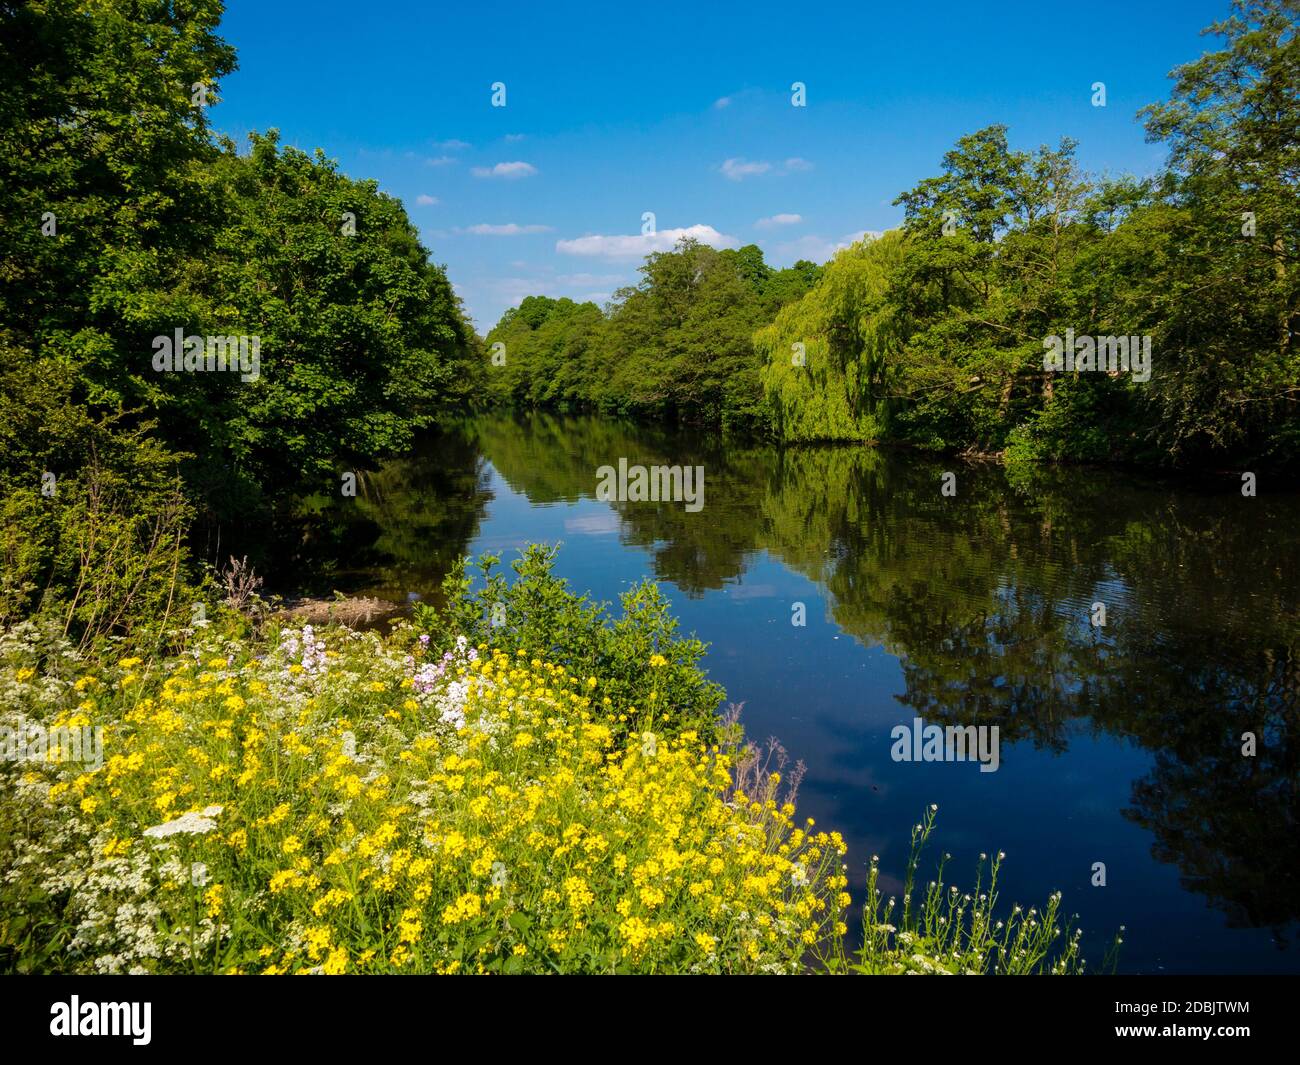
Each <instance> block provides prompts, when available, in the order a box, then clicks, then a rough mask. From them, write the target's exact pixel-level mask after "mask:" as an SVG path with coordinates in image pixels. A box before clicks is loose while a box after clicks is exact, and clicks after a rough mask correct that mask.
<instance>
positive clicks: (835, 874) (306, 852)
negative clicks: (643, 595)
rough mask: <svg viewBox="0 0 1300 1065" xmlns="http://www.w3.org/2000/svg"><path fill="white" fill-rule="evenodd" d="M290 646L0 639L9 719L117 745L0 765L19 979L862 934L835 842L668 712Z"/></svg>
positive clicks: (590, 692) (465, 964)
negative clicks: (81, 727)
mask: <svg viewBox="0 0 1300 1065" xmlns="http://www.w3.org/2000/svg"><path fill="white" fill-rule="evenodd" d="M272 640H273V643H272V645H270V646H269V647H268V646H259V645H251V646H250V645H248V644H246V643H244V642H242V641H240V640H236V639H232V638H228V637H226V636H223V635H222V633H221V631H219V627H216V626H214V627H210V628H208V629H204V630H203V631H201V632H200V633H198V634H196V635H195V637H194V641H195V642H194V643H192V644H191V646H190V647H189V648H188V649H187V650H186V651H185V653H183V654H181V655H179V656H177V657H174V658H171V659H166V660H161V661H159V662H157V663H156V664H152V665H146V664H145V663H144V662H142V661H141V660H140V659H139V658H134V657H123V658H120V659H118V660H116V661H114V662H111V663H108V664H103V663H101V664H99V665H96V666H89V665H88V664H87V663H84V662H81V661H80V660H79V659H77V658H76V656H75V655H71V654H65V655H63V656H59V655H51V654H49V653H43V654H42V655H39V656H38V655H37V654H36V652H35V651H34V650H33V648H32V647H31V646H30V644H24V643H22V642H20V641H14V640H11V639H6V640H3V641H0V686H2V687H3V692H4V694H3V702H2V703H0V707H2V708H3V712H4V713H6V714H20V715H22V716H23V717H24V719H42V718H44V719H53V718H57V717H60V716H64V717H66V716H67V715H69V714H75V715H78V717H79V718H80V717H84V718H85V719H86V721H87V722H88V723H90V724H93V725H96V726H101V727H102V729H103V735H104V750H103V756H104V757H103V763H102V765H101V766H100V767H98V768H93V767H90V766H85V765H77V764H68V763H61V762H52V761H51V762H43V763H32V762H26V763H22V764H20V765H6V766H4V767H3V768H2V769H0V773H3V775H4V777H5V780H4V783H5V787H6V800H5V803H4V816H3V821H2V825H0V855H2V857H3V868H4V882H3V884H2V885H0V897H2V900H3V904H4V909H5V912H6V913H7V914H8V915H9V917H8V922H7V924H6V925H5V926H4V928H3V937H2V938H0V951H3V952H4V956H5V960H6V962H7V963H8V964H7V965H6V967H7V968H20V969H22V968H40V969H44V970H71V971H86V972H124V971H125V972H239V973H287V972H316V973H325V974H334V973H347V972H438V973H449V972H490V971H504V972H517V971H537V972H555V971H560V972H576V971H592V972H627V971H641V972H650V971H658V972H761V971H769V972H791V971H797V970H800V969H803V968H805V967H806V966H807V965H808V964H809V962H810V961H815V960H816V959H818V958H824V957H829V956H830V955H831V954H832V953H833V952H834V950H835V949H836V945H837V944H838V942H839V941H840V940H841V938H842V937H843V935H844V933H845V931H846V928H845V924H844V913H845V910H846V907H847V906H848V904H849V902H850V899H849V896H848V894H847V893H846V891H845V887H846V886H847V878H846V877H845V875H844V871H843V870H844V866H843V864H842V857H843V854H844V851H845V846H844V843H843V841H842V839H841V838H840V837H839V835H838V833H827V832H820V831H815V830H814V826H812V824H811V822H807V823H804V824H803V825H799V824H796V822H795V819H794V814H795V811H794V807H793V805H791V804H790V803H789V802H785V801H783V800H782V798H781V796H780V794H779V792H780V790H781V783H780V779H779V774H777V773H770V774H766V775H765V776H763V777H761V778H760V779H758V780H757V781H755V780H752V779H751V778H749V777H747V778H746V780H745V786H746V787H747V789H748V790H749V792H751V793H750V794H746V793H743V792H742V791H740V790H739V788H738V786H737V773H736V772H735V767H736V761H737V758H738V756H739V755H740V754H741V752H740V751H739V750H738V749H736V748H735V747H733V746H728V745H725V744H719V743H716V742H712V741H710V740H706V739H702V738H701V736H700V735H699V733H698V731H697V730H696V729H693V728H688V727H684V725H683V726H678V727H673V726H672V725H671V724H670V723H669V722H671V720H672V718H671V715H670V713H668V709H667V708H666V707H664V706H662V705H660V706H659V707H657V708H656V706H655V705H654V704H651V705H649V706H644V707H638V706H633V705H626V704H625V703H623V702H620V701H617V700H615V699H614V698H611V696H610V695H608V694H606V693H605V692H604V691H603V689H602V682H601V679H600V678H599V677H596V676H581V675H578V674H576V673H575V672H573V671H571V670H570V669H568V668H566V667H565V666H563V665H559V664H556V663H554V662H548V661H546V660H543V659H542V658H539V657H532V656H530V655H528V654H527V653H525V652H524V651H515V652H513V653H509V654H507V653H506V652H504V651H502V650H500V649H493V648H490V647H488V646H486V645H480V646H477V647H472V646H470V645H469V644H468V642H467V641H466V640H465V639H463V638H462V639H460V640H458V641H456V642H455V643H454V645H453V646H452V648H451V649H449V650H447V651H445V652H443V653H441V654H438V653H437V652H433V651H430V650H429V649H428V646H427V641H419V640H416V639H414V638H407V639H405V640H403V639H401V638H398V639H394V638H383V637H380V636H378V635H376V634H373V633H371V634H361V633H356V632H353V631H351V630H347V629H341V628H340V629H329V630H323V631H312V630H310V629H309V628H307V627H304V628H302V629H293V628H289V629H284V630H283V631H281V632H279V633H278V639H276V637H275V634H273V635H272ZM644 669H645V670H646V671H647V675H648V679H647V680H646V682H645V684H644V686H643V687H644V690H650V691H653V690H654V689H655V684H654V680H653V677H654V674H655V673H656V671H659V670H662V669H664V662H663V658H662V656H655V657H654V658H650V657H647V659H646V661H645V665H644ZM38 943H39V944H43V946H38V945H37V944H38ZM42 952H43V953H42Z"/></svg>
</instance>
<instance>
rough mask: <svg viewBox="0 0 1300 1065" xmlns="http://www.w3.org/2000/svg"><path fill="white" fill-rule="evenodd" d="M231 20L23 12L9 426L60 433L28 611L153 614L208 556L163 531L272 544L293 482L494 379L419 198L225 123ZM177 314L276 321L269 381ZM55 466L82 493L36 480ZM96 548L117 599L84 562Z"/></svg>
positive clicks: (229, 325)
mask: <svg viewBox="0 0 1300 1065" xmlns="http://www.w3.org/2000/svg"><path fill="white" fill-rule="evenodd" d="M221 14H222V5H221V3H219V2H217V0H185V2H183V3H171V2H165V0H141V2H139V3H132V4H125V5H124V4H105V3H98V2H91V0H48V2H46V3H40V4H30V3H0V100H2V101H3V103H2V104H0V228H2V229H3V231H4V232H5V234H6V240H5V242H4V244H3V245H0V279H3V284H0V322H3V326H2V327H0V328H2V330H3V334H2V335H0V346H2V347H3V351H4V360H5V374H6V378H5V382H6V384H5V387H6V398H5V404H4V408H3V412H0V413H3V415H4V418H5V421H4V422H3V424H0V433H3V434H4V436H5V437H6V438H7V439H10V440H15V441H21V440H22V439H23V438H26V437H28V436H29V435H30V434H31V430H32V428H33V427H35V428H36V429H37V434H36V436H35V437H33V438H32V439H33V440H41V439H43V440H44V443H43V444H41V445H38V446H37V445H34V446H32V447H28V446H26V444H25V443H23V444H22V446H19V447H16V448H14V449H13V450H12V451H11V452H10V453H9V454H7V455H6V457H5V460H4V462H5V476H6V478H7V479H8V486H9V487H12V489H13V490H14V491H16V492H18V493H19V494H18V495H17V496H15V495H7V496H6V502H5V518H4V522H5V524H4V529H5V533H4V535H5V541H6V544H7V545H8V547H7V548H6V552H7V557H9V558H10V559H12V560H13V561H14V563H15V565H16V567H17V568H16V569H15V570H7V571H6V578H7V580H8V584H7V585H6V589H7V590H6V591H5V592H4V595H3V597H4V600H5V604H6V605H5V611H6V614H5V616H6V617H9V616H11V615H12V612H13V611H14V610H16V609H18V607H19V605H20V604H19V600H20V599H21V602H22V603H23V604H25V605H26V606H31V605H33V603H34V598H33V597H35V596H37V593H36V592H35V591H33V589H39V590H40V596H43V598H44V601H45V602H46V604H47V605H50V604H52V603H53V602H54V601H58V602H59V603H63V604H68V609H69V610H70V611H71V616H72V617H73V618H74V620H75V621H76V622H77V623H78V624H79V625H81V626H82V627H83V628H84V629H86V631H96V630H97V629H98V628H99V627H100V626H102V625H104V624H108V625H109V627H110V628H112V629H114V630H117V631H121V630H122V629H124V628H129V627H130V626H131V625H132V624H135V623H136V622H137V621H141V620H144V619H147V618H150V617H153V616H154V613H153V612H154V611H155V609H156V608H158V607H160V606H162V607H166V605H167V604H168V603H170V602H171V598H170V597H169V596H167V595H163V594H162V593H161V591H160V589H161V588H162V586H163V584H165V583H166V580H167V579H171V578H174V577H175V576H176V575H177V574H178V573H180V572H181V571H182V570H184V569H185V568H186V567H187V565H188V562H180V561H178V559H176V558H174V557H172V555H170V554H168V555H167V556H166V558H164V557H163V555H162V554H160V552H161V551H162V547H161V545H162V544H168V545H171V546H170V547H168V548H167V551H169V552H172V551H174V550H178V549H179V545H181V544H182V543H183V542H184V541H185V534H187V533H191V532H193V533H194V535H193V536H191V537H189V541H188V542H189V543H192V544H194V545H195V547H196V551H197V552H198V553H201V554H203V555H206V556H207V558H208V560H209V561H215V560H217V559H218V557H219V556H218V549H219V548H224V549H226V550H231V549H233V550H239V549H240V547H241V546H242V547H243V548H244V549H245V550H246V551H248V552H249V553H252V554H254V556H255V557H257V558H258V561H260V560H261V559H260V556H259V555H258V551H259V548H260V546H261V541H262V540H263V539H265V538H266V536H265V534H266V533H267V530H268V528H269V527H270V526H271V524H272V521H273V518H274V516H275V514H276V513H277V512H281V511H283V510H284V509H286V508H287V506H288V501H289V500H290V498H291V497H293V496H294V495H296V494H298V493H301V492H304V491H310V490H319V489H330V490H334V491H337V485H338V476H339V474H340V472H342V471H358V470H362V469H364V468H365V467H367V466H370V465H374V464H377V463H378V461H379V460H380V459H382V458H383V457H386V456H389V455H393V454H396V453H398V452H400V451H402V450H404V449H406V448H408V447H410V445H411V443H412V441H413V439H414V435H415V433H416V432H417V431H418V430H420V429H422V428H424V427H426V426H428V425H430V424H432V422H433V421H434V419H435V418H436V417H438V416H439V414H440V413H442V412H444V411H446V410H448V409H449V408H451V407H452V406H453V405H463V404H464V403H465V402H467V400H468V399H469V397H471V396H472V395H473V394H474V393H475V389H476V374H477V371H478V368H479V363H478V353H477V340H476V338H475V337H474V336H473V334H472V331H471V330H470V329H469V327H468V325H467V324H466V323H465V320H464V316H463V314H462V312H461V308H460V305H459V302H458V300H457V299H456V297H455V295H454V293H453V292H452V289H451V285H450V283H449V282H448V280H447V277H446V273H445V271H444V270H443V269H442V268H441V267H438V266H436V265H434V264H432V263H431V262H430V261H429V252H428V250H427V249H426V248H424V247H423V246H422V245H421V244H420V242H419V240H418V239H417V235H416V230H415V228H414V226H413V225H412V224H411V222H410V221H409V219H408V218H407V216H406V213H405V211H404V209H403V208H402V206H401V204H400V203H399V202H398V201H396V200H394V199H393V198H391V197H389V196H386V195H384V194H382V193H381V192H379V191H378V189H377V188H376V186H375V184H374V182H371V181H354V180H352V179H350V178H348V177H346V176H345V175H343V174H341V173H339V171H338V169H337V166H336V165H335V164H334V163H332V162H331V161H329V160H328V159H326V158H325V156H324V155H323V154H322V153H321V152H319V151H318V152H317V153H316V154H315V155H314V156H309V155H307V154H305V153H303V152H300V151H297V150H295V149H291V148H290V149H280V148H279V147H278V144H277V137H276V135H275V133H274V132H272V133H270V134H268V135H266V136H258V135H256V134H254V135H252V137H251V149H250V151H249V152H248V153H246V154H239V153H238V151H237V150H236V146H235V145H234V143H233V142H231V141H228V140H224V139H222V140H217V139H215V138H214V136H213V134H212V131H211V128H210V126H209V123H208V118H207V107H208V106H209V105H211V104H213V103H216V102H217V101H218V100H219V99H220V84H221V79H222V78H223V77H224V76H225V75H227V74H229V73H230V72H231V71H233V70H234V69H235V55H234V51H233V50H232V49H231V48H230V47H229V46H228V45H227V44H226V43H225V42H224V41H222V40H221V38H220V37H218V36H217V32H216V28H217V23H218V21H219V19H220V16H221ZM353 226H354V231H353ZM178 330H179V331H180V332H181V334H182V335H183V336H198V337H208V336H213V337H216V336H221V337H246V338H257V339H258V344H259V349H260V350H259V362H260V366H259V367H258V373H257V374H256V375H255V376H254V377H253V379H250V380H244V379H242V378H241V375H240V374H239V373H231V372H201V373H200V372H181V373H176V372H159V371H158V370H157V369H156V367H155V365H154V355H155V351H156V350H157V349H156V347H155V344H154V341H155V339H156V338H159V337H165V338H171V337H173V336H174V335H175V333H176V332H177V331H178ZM250 344H251V339H250ZM25 409H29V410H32V411H35V410H41V411H43V412H45V413H46V414H48V415H49V416H51V417H53V418H55V419H56V421H57V424H51V425H49V426H44V425H42V424H41V423H40V422H39V421H35V420H33V419H32V418H30V417H28V416H27V415H26V414H25V413H24V410H25ZM92 438H93V440H92ZM56 441H57V442H61V443H63V444H67V445H68V450H66V451H64V452H62V453H59V454H53V451H52V448H51V447H50V446H46V445H50V444H52V443H54V442H56ZM92 442H93V447H92V446H91V444H92ZM164 468H166V469H167V471H168V472H167V475H166V477H165V478H163V475H162V472H161V471H162V470H163V469H164ZM178 471H179V474H180V477H181V479H182V488H181V489H180V493H181V494H180V495H178V494H177V489H176V484H175V480H176V474H177V472H178ZM44 472H55V473H56V474H57V475H58V480H59V484H60V486H61V489H60V495H59V496H58V497H57V502H49V503H42V502H41V501H39V500H38V499H37V498H36V497H34V496H33V495H32V494H31V493H32V492H33V491H35V488H36V486H37V485H38V484H39V479H40V476H41V474H42V473H44ZM164 481H165V484H164ZM128 484H129V485H131V486H132V488H131V493H130V494H131V495H133V496H134V498H128V493H126V492H125V486H127V485H128ZM77 499H81V503H77V502H76V500H77ZM41 507H44V508H45V511H46V512H47V513H44V514H42V513H41V510H40V508H41ZM51 518H53V519H54V520H53V521H49V520H47V519H51ZM110 530H111V531H110ZM33 533H34V535H32V534H33ZM91 542H93V543H94V544H95V545H96V546H95V547H94V549H93V551H89V553H88V554H87V560H88V561H90V562H92V563H93V564H95V565H101V564H102V565H103V566H110V565H111V566H118V567H120V568H119V571H118V572H117V573H116V575H114V576H111V577H109V576H108V572H107V570H105V580H107V581H109V582H110V583H111V582H116V583H117V584H118V589H117V591H110V590H109V589H108V588H107V587H106V586H105V583H104V581H101V580H100V579H99V578H98V577H91V576H90V575H89V574H80V573H78V572H77V571H76V569H75V567H74V566H73V565H72V564H71V561H72V560H74V556H75V555H76V554H77V551H78V549H77V548H76V546H75V545H76V544H78V543H83V544H87V543H91ZM110 544H111V545H115V546H113V547H111V548H110V547H109V545H110ZM128 544H131V545H134V546H133V547H131V548H130V551H131V552H134V553H133V554H131V557H130V560H129V561H124V559H125V555H124V552H127V551H128V547H127V545H128ZM149 544H154V547H152V548H151V547H149V546H148V545H149ZM59 545H62V546H59ZM155 548H156V550H155ZM61 552H62V554H61ZM68 552H71V554H68ZM97 552H98V553H99V554H98V555H96V553H97ZM83 553H86V552H83ZM19 554H21V555H22V556H23V557H22V558H21V559H19V558H18V555H19ZM92 556H93V557H92ZM96 558H97V559H98V561H96ZM140 567H143V569H139V568H140ZM137 569H139V572H138V573H137ZM87 582H89V583H88V584H87ZM160 582H162V583H160ZM137 585H138V587H137ZM23 587H27V588H28V591H27V592H23V593H18V592H15V591H14V590H15V589H19V588H23ZM87 587H88V588H90V589H92V590H93V596H92V600H93V603H94V604H96V605H91V603H88V602H87V601H86V599H85V596H84V591H85V589H86V588H87ZM119 593H121V594H119ZM15 596H18V598H15ZM110 601H111V602H112V603H113V604H115V605H108V604H109V602H110ZM164 613H165V610H164Z"/></svg>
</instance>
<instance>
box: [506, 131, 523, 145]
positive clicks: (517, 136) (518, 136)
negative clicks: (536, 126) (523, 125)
mask: <svg viewBox="0 0 1300 1065" xmlns="http://www.w3.org/2000/svg"><path fill="white" fill-rule="evenodd" d="M527 136H528V134H527V133H507V134H506V135H505V138H504V139H505V142H506V143H507V144H514V143H515V141H521V140H523V139H524V138H525V137H527Z"/></svg>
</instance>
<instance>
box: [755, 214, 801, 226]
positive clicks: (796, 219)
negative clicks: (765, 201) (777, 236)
mask: <svg viewBox="0 0 1300 1065" xmlns="http://www.w3.org/2000/svg"><path fill="white" fill-rule="evenodd" d="M802 221H803V215H801V214H774V215H772V216H771V217H770V218H760V219H759V220H758V221H757V222H755V223H754V226H755V228H757V229H775V228H776V227H777V226H797V225H798V224H799V223H800V222H802Z"/></svg>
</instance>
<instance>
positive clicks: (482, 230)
mask: <svg viewBox="0 0 1300 1065" xmlns="http://www.w3.org/2000/svg"><path fill="white" fill-rule="evenodd" d="M551 228H552V227H551V226H536V225H532V226H521V225H519V224H518V223H517V222H506V223H505V224H504V225H492V224H490V223H488V222H480V223H479V224H478V225H473V226H466V227H465V228H464V229H458V230H457V231H456V232H458V233H473V234H474V235H475V236H478V237H518V236H522V235H523V234H525V233H549V232H550V231H551Z"/></svg>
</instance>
